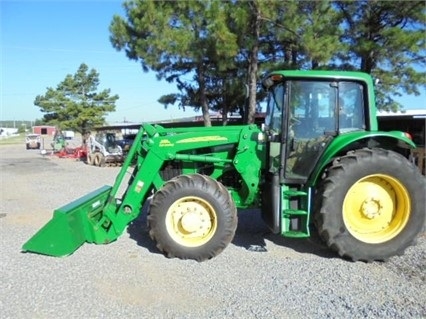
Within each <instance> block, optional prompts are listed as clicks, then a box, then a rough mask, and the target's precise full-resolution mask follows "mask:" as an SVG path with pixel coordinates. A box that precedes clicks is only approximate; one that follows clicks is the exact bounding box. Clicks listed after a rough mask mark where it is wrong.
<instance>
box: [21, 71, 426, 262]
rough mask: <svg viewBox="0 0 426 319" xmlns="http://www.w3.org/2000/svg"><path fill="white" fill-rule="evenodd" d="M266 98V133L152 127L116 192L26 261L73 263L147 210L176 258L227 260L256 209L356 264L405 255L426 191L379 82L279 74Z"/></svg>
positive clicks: (79, 209) (280, 231) (44, 239)
mask: <svg viewBox="0 0 426 319" xmlns="http://www.w3.org/2000/svg"><path fill="white" fill-rule="evenodd" d="M263 87H264V88H265V90H266V91H267V93H268V102H267V114H266V118H265V122H264V124H263V125H261V126H257V125H255V124H252V125H239V126H223V127H217V126H216V127H181V128H176V127H175V128H165V127H163V126H161V125H151V124H143V125H142V126H141V128H140V130H139V133H138V135H137V136H136V138H135V140H134V142H133V145H132V148H131V149H130V151H129V153H128V156H127V157H126V160H125V162H124V164H123V167H122V169H121V171H120V172H119V174H118V176H117V178H116V181H115V184H114V185H113V186H112V187H111V186H104V187H102V188H99V189H98V190H96V191H94V192H92V193H90V194H88V195H86V196H84V197H83V198H81V199H79V200H76V201H74V202H72V203H70V204H68V205H66V206H63V207H62V208H59V209H57V210H56V211H55V212H54V215H53V218H52V220H51V221H50V222H48V223H47V224H46V225H45V226H44V227H43V228H42V229H41V230H40V231H39V232H38V233H36V234H35V235H34V236H33V237H32V238H31V239H30V240H29V241H28V242H27V243H25V244H24V246H23V250H24V251H30V252H36V253H40V254H46V255H51V256H64V255H69V254H71V253H73V252H74V251H75V250H76V249H77V248H78V247H80V246H81V245H82V244H83V243H84V242H89V243H97V244H105V243H110V242H112V241H114V240H116V239H117V238H118V237H119V236H120V235H121V234H122V233H123V231H124V230H125V228H126V227H127V225H128V224H129V223H131V222H132V221H133V220H135V218H137V217H138V216H139V214H140V213H141V211H142V207H143V205H144V204H145V203H146V202H148V201H149V212H148V217H147V220H148V224H149V229H150V230H149V234H150V236H151V238H152V239H153V240H154V241H155V242H156V247H157V248H158V249H159V250H160V251H162V252H163V253H164V254H165V255H166V256H168V257H178V258H181V259H194V260H197V261H203V260H207V259H210V258H213V257H215V256H217V255H218V254H220V252H222V251H223V250H224V249H225V247H226V246H227V245H228V244H229V243H230V242H231V241H232V239H233V237H234V234H235V231H236V228H237V220H238V215H237V208H259V209H260V210H261V213H262V217H263V220H264V222H265V223H266V225H268V227H269V228H270V229H271V231H272V232H273V233H274V234H277V235H281V236H284V237H291V238H307V237H309V236H310V234H311V231H313V230H315V231H317V232H318V233H319V235H320V236H321V238H322V239H323V240H324V242H325V243H326V245H327V246H328V247H330V248H331V249H332V250H334V251H336V252H337V253H338V255H340V256H342V257H344V258H347V259H350V260H363V261H373V260H386V259H387V258H389V257H391V256H394V255H400V254H402V253H403V252H404V250H405V249H406V248H407V247H408V246H409V245H411V244H412V243H413V242H414V240H415V238H416V236H417V235H418V234H419V233H420V232H421V230H422V228H423V226H424V223H425V193H426V184H425V181H424V178H423V176H422V175H421V174H420V172H419V170H418V168H417V167H416V166H415V165H414V164H413V163H411V162H410V161H408V160H407V158H405V157H404V156H403V155H401V154H402V153H404V151H405V150H406V149H410V148H415V144H414V143H413V142H412V141H411V139H410V137H409V136H408V135H407V134H405V133H404V132H398V131H390V132H384V131H378V127H377V118H376V105H375V96H374V86H373V81H372V79H371V77H370V76H369V75H368V74H364V73H360V72H332V71H276V72H273V73H271V74H270V75H268V76H267V77H266V78H265V80H264V81H263ZM133 163H134V164H133ZM131 164H132V165H131ZM129 176H130V180H129ZM122 189H125V192H124V194H122V192H119V190H122ZM119 194H120V195H119ZM241 214H244V211H241Z"/></svg>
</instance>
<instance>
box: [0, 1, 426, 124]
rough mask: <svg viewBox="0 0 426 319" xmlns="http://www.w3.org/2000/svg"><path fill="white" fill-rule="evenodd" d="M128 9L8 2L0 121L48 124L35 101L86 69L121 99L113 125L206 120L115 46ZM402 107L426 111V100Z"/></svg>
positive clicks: (3, 10) (1, 4)
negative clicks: (172, 99)
mask: <svg viewBox="0 0 426 319" xmlns="http://www.w3.org/2000/svg"><path fill="white" fill-rule="evenodd" d="M122 2H123V1H121V0H87V1H75V0H74V1H73V0H62V1H61V0H56V1H55V0H50V1H40V0H21V1H20V0H0V46H1V51H0V59H1V65H0V72H1V77H0V120H35V119H41V118H42V117H43V113H42V112H40V110H39V107H38V106H35V105H34V99H35V97H36V96H37V95H44V94H45V93H46V90H47V88H48V87H51V88H54V89H55V88H56V86H57V85H58V84H59V83H60V82H62V81H63V80H64V79H65V77H66V75H67V74H72V75H74V74H75V73H76V72H77V70H78V68H79V66H80V65H81V64H82V63H85V64H86V65H88V67H89V69H95V70H96V71H97V72H98V73H99V81H100V84H99V86H98V91H102V90H104V89H110V90H111V95H115V94H118V95H119V97H120V98H119V100H118V101H117V102H116V111H115V112H113V113H110V114H109V115H108V116H107V118H106V119H107V121H108V122H109V123H110V124H112V123H117V122H123V121H130V122H136V123H140V122H145V121H156V120H170V119H176V118H182V117H188V116H194V115H200V114H201V113H195V112H194V111H192V110H191V108H186V111H185V112H184V111H183V110H182V109H179V108H178V107H177V106H169V107H168V108H167V109H165V108H164V106H163V105H161V104H159V103H158V102H157V100H158V99H159V98H160V97H161V96H162V95H165V94H169V93H176V92H177V89H176V87H175V86H174V85H173V84H169V83H167V82H165V81H158V80H157V79H156V77H155V74H154V73H145V72H143V71H142V68H141V66H140V64H139V63H138V62H136V61H130V60H129V59H128V58H127V57H126V55H125V53H124V52H123V51H117V50H116V49H114V48H113V47H112V45H111V43H110V40H109V36H110V33H109V30H108V28H109V25H110V23H111V21H112V18H113V16H114V15H115V14H118V15H120V16H122V17H124V10H123V8H122ZM400 102H402V103H403V105H404V107H405V108H406V109H413V108H414V109H419V108H423V109H425V112H426V94H423V95H422V96H420V97H414V96H407V97H404V98H401V99H400Z"/></svg>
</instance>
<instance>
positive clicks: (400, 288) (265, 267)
mask: <svg viewBox="0 0 426 319" xmlns="http://www.w3.org/2000/svg"><path fill="white" fill-rule="evenodd" d="M118 170H119V169H118V168H115V167H108V168H96V167H91V166H88V165H85V164H84V163H82V162H78V161H75V160H72V159H59V158H57V157H55V156H44V157H43V156H42V155H40V152H39V151H36V150H34V151H32V150H29V151H27V150H25V147H24V146H23V145H11V146H10V145H3V146H0V174H1V175H0V177H1V202H0V237H1V243H0V248H1V252H2V256H1V259H0V266H1V272H0V282H1V285H0V287H1V288H0V289H1V290H0V309H1V310H0V318H118V317H121V318H150V319H151V318H197V319H199V318H220V319H222V318H268V319H269V318H404V319H406V318H426V284H425V280H426V276H425V273H426V256H425V248H426V235H425V234H421V236H420V238H419V241H418V244H417V246H415V247H410V248H409V249H407V251H406V253H405V255H404V256H401V257H394V258H392V259H390V260H389V261H388V262H386V263H363V262H348V261H345V260H342V259H340V258H339V257H337V256H335V255H334V254H333V253H332V252H330V251H329V250H328V249H327V248H326V247H324V246H323V245H322V244H320V243H319V242H318V240H317V239H316V238H312V239H309V240H300V239H299V240H296V239H294V240H290V239H285V238H281V237H278V236H274V235H271V234H270V233H268V231H267V229H266V227H265V226H264V224H263V223H262V221H261V219H260V216H259V212H258V211H256V210H250V211H240V213H239V225H238V229H237V234H236V237H235V239H234V240H233V242H232V243H231V244H230V245H229V247H228V248H227V249H226V250H225V251H224V252H223V253H222V254H220V255H219V256H218V257H216V258H214V259H212V260H210V261H207V262H203V263H197V262H194V261H182V260H178V259H168V258H166V257H164V256H163V255H162V254H160V253H159V252H158V251H157V250H156V248H155V245H154V243H153V242H152V241H151V240H150V238H149V236H148V231H147V229H146V227H145V221H144V218H143V216H142V217H141V218H140V219H138V220H137V221H136V222H135V223H133V224H132V225H130V226H129V227H128V229H127V231H126V232H125V233H124V234H123V235H122V236H121V237H120V238H119V239H118V240H117V241H115V242H114V243H111V244H109V245H93V244H92V245H90V244H85V245H83V246H82V247H81V248H80V249H78V250H77V251H76V252H75V253H74V254H73V255H71V256H68V257H64V258H53V257H46V256H41V255H37V254H31V253H22V252H21V246H22V244H23V243H24V242H25V241H27V240H28V239H29V238H30V237H31V236H32V235H33V234H34V233H35V232H36V231H37V230H38V229H39V228H40V227H41V226H43V225H44V224H45V223H46V222H47V221H48V220H49V219H50V218H51V216H52V212H53V210H54V209H55V208H58V207H60V206H62V205H64V204H67V203H68V202H70V201H72V200H74V199H76V198H78V197H80V196H82V195H85V194H86V193H88V192H90V191H92V190H95V189H97V188H98V187H101V186H103V185H106V184H107V185H111V184H112V183H113V182H114V179H115V176H116V174H117V173H118ZM259 247H260V248H262V247H265V248H266V251H264V252H262V251H258V249H256V248H259ZM252 248H255V249H252ZM259 250H262V249H259Z"/></svg>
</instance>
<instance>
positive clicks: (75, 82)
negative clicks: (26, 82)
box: [34, 63, 119, 134]
mask: <svg viewBox="0 0 426 319" xmlns="http://www.w3.org/2000/svg"><path fill="white" fill-rule="evenodd" d="M98 85H99V74H98V73H97V72H96V70H94V69H91V70H89V68H88V66H87V65H86V64H84V63H83V64H81V65H80V67H79V68H78V70H77V72H76V73H75V74H74V75H71V74H68V75H67V76H66V77H65V79H64V80H63V81H62V82H61V83H59V84H58V85H57V87H56V89H53V88H51V87H48V88H47V91H46V93H45V94H44V95H37V97H36V98H35V100H34V105H36V106H38V107H40V110H41V111H42V112H43V113H46V114H45V115H44V117H43V122H44V124H50V125H55V126H57V127H59V128H60V129H63V130H64V129H71V130H74V131H77V132H80V133H82V134H84V133H85V132H87V131H89V130H90V129H91V128H93V127H94V126H100V125H102V124H104V123H105V118H104V117H105V116H106V114H107V113H108V112H113V111H115V102H116V101H117V99H118V98H119V97H118V95H113V96H111V95H110V93H111V91H110V89H105V90H103V91H100V92H97V91H96V90H97V87H98Z"/></svg>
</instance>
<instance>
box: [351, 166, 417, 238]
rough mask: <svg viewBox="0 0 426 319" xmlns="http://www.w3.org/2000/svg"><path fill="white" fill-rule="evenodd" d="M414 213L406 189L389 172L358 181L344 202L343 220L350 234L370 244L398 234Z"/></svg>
mask: <svg viewBox="0 0 426 319" xmlns="http://www.w3.org/2000/svg"><path fill="white" fill-rule="evenodd" d="M410 213H411V202H410V197H409V195H408V192H407V190H406V188H405V187H404V186H403V185H402V184H401V183H400V182H399V181H398V180H397V179H395V178H393V177H391V176H389V175H383V174H374V175H369V176H366V177H364V178H362V179H360V180H358V181H357V182H356V183H355V184H354V185H352V187H351V188H350V189H349V191H348V192H347V194H346V196H345V199H344V201H343V221H344V223H345V226H346V228H347V229H348V231H349V233H350V234H351V235H352V236H354V237H355V238H356V239H358V240H360V241H362V242H365V243H369V244H380V243H384V242H387V241H389V240H391V239H393V238H395V237H396V236H398V235H399V234H400V233H401V232H402V230H403V229H404V228H405V226H406V225H407V222H408V220H409V219H410Z"/></svg>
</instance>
